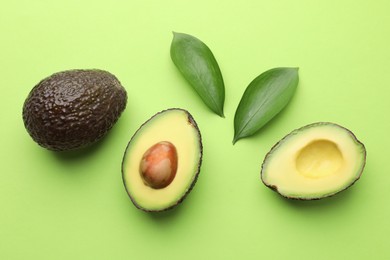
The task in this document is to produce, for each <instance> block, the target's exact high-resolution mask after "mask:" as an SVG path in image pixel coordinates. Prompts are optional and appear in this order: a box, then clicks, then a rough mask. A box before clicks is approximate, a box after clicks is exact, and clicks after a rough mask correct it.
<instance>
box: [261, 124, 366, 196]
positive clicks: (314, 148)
mask: <svg viewBox="0 0 390 260" xmlns="http://www.w3.org/2000/svg"><path fill="white" fill-rule="evenodd" d="M365 162H366V150H365V147H364V145H363V144H362V143H361V142H360V141H359V140H357V138H356V137H355V135H354V134H353V133H352V132H351V131H349V130H348V129H346V128H344V127H342V126H340V125H337V124H334V123H328V122H320V123H314V124H311V125H307V126H305V127H302V128H300V129H297V130H294V131H293V132H291V133H290V134H289V135H287V136H286V137H284V138H283V139H282V140H281V141H279V142H278V143H277V144H276V145H275V146H274V147H273V148H272V149H271V151H270V152H269V153H268V154H267V155H266V157H265V159H264V162H263V165H262V170H261V179H262V181H263V183H264V184H265V185H266V186H268V187H270V188H271V189H273V190H275V191H276V192H278V193H280V194H281V195H282V196H284V197H287V198H292V199H301V200H311V199H321V198H324V197H329V196H332V195H334V194H336V193H338V192H340V191H343V190H345V189H347V188H348V187H350V186H351V185H352V184H353V183H355V182H356V181H357V180H358V179H359V178H360V176H361V174H362V172H363V169H364V166H365Z"/></svg>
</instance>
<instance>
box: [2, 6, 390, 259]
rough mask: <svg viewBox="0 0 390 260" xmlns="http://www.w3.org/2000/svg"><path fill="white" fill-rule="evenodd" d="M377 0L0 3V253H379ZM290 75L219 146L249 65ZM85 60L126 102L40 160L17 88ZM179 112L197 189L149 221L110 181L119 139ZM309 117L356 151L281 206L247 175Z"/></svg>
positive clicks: (381, 25)
mask: <svg viewBox="0 0 390 260" xmlns="http://www.w3.org/2000/svg"><path fill="white" fill-rule="evenodd" d="M389 10H390V2H389V1H387V0H376V1H352V0H350V1H343V0H341V1H340V0H339V1H333V0H331V1H321V2H318V1H309V0H307V1H287V0H285V1H258V0H257V1H255V0H253V1H246V2H245V1H244V2H243V1H235V2H229V1H210V0H198V1H182V0H181V1H179V0H175V1H125V0H122V1H120V0H113V1H91V0H87V1H76V0H70V1H55V0H50V1H49V0H46V1H41V0H38V1H27V0H24V1H21V0H15V1H2V3H1V8H0V35H1V36H0V37H1V38H0V39H1V40H0V69H1V77H0V88H1V94H0V99H1V102H0V106H1V107H0V108H1V109H0V119H1V121H0V122H1V127H0V143H1V150H0V155H1V157H0V158H1V164H0V174H1V179H0V206H1V213H0V224H1V226H0V259H318V260H319V259H324V260H325V259H390V248H389V239H388V235H389V234H390V225H389V219H390V206H389V205H390V204H389V202H388V200H389V198H390V188H389V185H390V174H389V173H390V166H389V158H388V157H389V152H388V151H389V149H388V147H389V146H390V141H389V138H388V134H389V132H390V120H389V115H388V114H389V112H390V104H389V100H390V91H389V89H390V73H389V69H390V15H389ZM172 31H178V32H185V33H189V34H192V35H195V36H197V37H198V38H200V39H202V40H203V41H204V42H205V43H206V44H207V45H208V46H209V47H210V48H211V50H212V51H213V53H214V55H215V57H216V58H217V60H218V62H219V64H220V67H221V70H222V73H223V76H224V79H225V84H226V102H225V116H226V118H225V119H222V118H219V117H218V116H216V115H215V114H213V113H212V112H210V110H208V109H207V108H206V106H205V105H204V104H203V103H202V102H201V101H200V98H198V97H197V96H196V95H195V93H194V91H193V90H192V89H191V88H190V87H189V86H188V84H187V83H186V82H185V81H184V80H183V78H182V77H181V76H180V74H179V73H178V71H177V69H176V68H175V66H174V65H173V63H172V61H171V60H170V56H169V46H170V43H171V40H172ZM279 66H294V67H295V66H297V67H299V68H300V70H299V73H300V83H299V86H298V90H297V92H296V95H295V96H294V98H293V100H292V102H291V103H290V104H289V106H288V107H287V109H286V110H284V111H283V112H282V113H281V114H280V115H279V116H278V117H277V118H276V119H275V120H273V121H272V122H271V123H270V124H269V125H268V126H267V127H266V128H264V129H263V131H261V132H260V133H259V134H258V135H256V136H254V137H252V138H249V139H243V140H241V141H239V142H237V144H236V145H235V146H233V145H232V144H231V141H232V139H233V118H234V112H235V109H236V107H237V104H238V102H239V100H240V98H241V95H242V93H243V92H244V89H245V88H246V86H247V85H248V84H249V83H250V81H251V80H252V79H253V78H255V77H256V76H258V75H259V74H260V73H261V72H263V71H265V70H267V69H270V68H273V67H279ZM72 68H100V69H106V70H108V71H110V72H112V73H114V74H115V75H116V76H117V77H118V78H119V79H120V80H121V82H122V83H123V85H124V86H125V88H126V89H127V92H128V95H129V99H128V106H127V109H126V111H125V112H124V114H123V115H122V117H121V119H120V120H119V122H118V123H117V125H116V126H115V127H114V128H113V129H112V131H111V132H110V134H109V135H108V136H107V137H106V138H105V139H104V140H103V141H102V142H100V143H99V145H97V146H95V147H93V148H92V149H88V150H86V151H84V152H78V153H71V154H56V153H53V152H50V151H46V150H45V149H43V148H41V147H39V146H38V145H37V144H35V143H34V142H33V141H32V139H31V138H30V137H29V135H28V134H27V132H26V131H25V129H24V126H23V121H22V116H21V111H22V105H23V102H24V99H25V98H26V97H27V95H28V93H29V91H30V89H31V88H32V87H33V86H34V85H35V84H36V83H38V82H39V81H40V80H41V79H42V78H44V77H46V76H48V75H50V74H52V73H54V72H57V71H60V70H65V69H72ZM169 107H181V108H185V109H188V110H189V111H190V112H191V113H192V115H193V116H194V117H195V119H196V121H197V122H198V124H199V127H200V129H201V132H202V135H203V145H204V157H203V165H202V171H201V174H200V176H199V180H198V183H197V184H196V185H195V188H194V190H193V191H192V193H191V194H190V195H189V196H188V197H187V199H186V200H185V201H184V203H183V204H182V205H181V206H179V207H178V208H176V210H174V211H171V212H167V213H163V214H157V215H153V214H147V213H143V212H141V211H139V210H137V209H136V208H135V207H134V206H133V205H132V203H131V201H130V200H129V199H128V197H127V194H126V192H125V189H124V188H123V184H122V179H121V170H120V169H121V161H122V156H123V152H124V150H125V147H126V145H127V142H128V140H129V139H130V138H131V136H132V135H133V133H134V132H135V130H136V129H137V128H138V127H139V125H140V124H141V123H143V122H144V121H145V120H146V119H148V118H149V117H150V116H151V115H153V114H154V113H156V112H158V111H160V110H163V109H166V108H169ZM316 121H332V122H335V123H338V124H341V125H343V126H345V127H347V128H349V129H351V130H352V131H353V132H354V133H355V134H356V135H357V137H358V138H359V139H360V140H361V141H362V142H363V143H364V144H365V145H366V147H367V152H368V160H367V165H366V169H365V171H364V173H363V176H362V178H361V179H360V180H359V181H358V182H357V183H356V184H355V185H354V186H353V187H352V188H350V189H349V190H347V191H345V192H343V193H342V194H339V195H338V196H335V197H333V198H330V199H326V200H322V201H313V202H299V201H298V202H297V201H287V200H285V199H283V198H281V197H280V196H278V195H277V194H276V193H274V192H272V191H271V190H269V189H267V188H266V187H265V186H264V185H263V184H262V183H261V181H260V178H259V172H260V166H261V163H262V160H263V158H264V156H265V154H266V153H267V151H268V150H269V149H270V148H271V147H272V145H273V144H274V143H275V142H276V141H278V140H279V139H280V138H282V137H283V136H284V135H285V134H287V133H288V132H290V131H291V130H293V129H295V128H298V127H301V126H303V125H305V124H309V123H313V122H316Z"/></svg>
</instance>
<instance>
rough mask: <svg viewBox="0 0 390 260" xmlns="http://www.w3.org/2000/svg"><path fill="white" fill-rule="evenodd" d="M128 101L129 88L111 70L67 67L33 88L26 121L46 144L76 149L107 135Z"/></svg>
mask: <svg viewBox="0 0 390 260" xmlns="http://www.w3.org/2000/svg"><path fill="white" fill-rule="evenodd" d="M126 103H127V93H126V90H125V89H124V87H123V86H122V85H121V83H120V82H119V80H118V79H117V78H116V77H115V76H114V75H113V74H111V73H109V72H108V71H104V70H98V69H87V70H78V69H76V70H66V71H61V72H57V73H54V74H52V75H51V76H49V77H47V78H45V79H43V80H42V81H40V82H39V83H38V84H37V85H36V86H35V87H34V88H33V89H32V90H31V91H30V93H29V95H28V97H27V98H26V100H25V102H24V105H23V121H24V125H25V127H26V130H27V132H28V133H29V134H30V136H31V137H32V139H33V140H34V141H35V142H37V143H38V144H39V145H41V146H42V147H45V148H47V149H49V150H54V151H66V150H74V149H79V148H82V147H85V146H87V145H90V144H93V143H95V142H97V141H98V140H100V139H101V138H102V137H103V136H105V135H106V134H107V132H108V131H109V130H110V129H111V128H112V127H113V125H114V124H115V123H116V121H117V120H118V118H119V117H120V115H121V113H122V112H123V110H124V109H125V108H126Z"/></svg>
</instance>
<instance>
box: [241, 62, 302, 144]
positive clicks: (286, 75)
mask: <svg viewBox="0 0 390 260" xmlns="http://www.w3.org/2000/svg"><path fill="white" fill-rule="evenodd" d="M298 81H299V77H298V68H274V69H271V70H268V71H266V72H264V73H262V74H261V75H260V76H258V77H257V78H255V79H254V80H253V81H252V82H251V83H250V84H249V86H248V87H247V88H246V90H245V92H244V95H243V96H242V98H241V101H240V103H239V105H238V107H237V110H236V114H235V117H234V139H233V144H234V143H235V142H237V141H238V140H239V139H241V138H244V137H247V136H250V135H253V134H254V133H256V132H257V131H258V130H260V128H262V127H263V126H264V125H265V124H266V123H267V122H268V121H270V120H271V119H272V118H273V117H274V116H276V115H277V114H278V113H279V112H280V111H281V110H282V109H283V108H284V107H285V106H286V105H287V103H288V102H289V101H290V99H291V98H292V96H293V95H294V93H295V90H296V88H297V85H298Z"/></svg>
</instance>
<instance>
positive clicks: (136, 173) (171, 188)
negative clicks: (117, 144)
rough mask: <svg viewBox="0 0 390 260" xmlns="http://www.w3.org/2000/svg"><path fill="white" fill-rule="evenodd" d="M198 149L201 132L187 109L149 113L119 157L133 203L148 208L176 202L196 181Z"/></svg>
mask: <svg viewBox="0 0 390 260" xmlns="http://www.w3.org/2000/svg"><path fill="white" fill-rule="evenodd" d="M202 151H203V147H202V138H201V133H200V131H199V128H198V126H197V124H196V122H195V120H194V118H193V117H192V115H191V114H190V113H189V112H188V111H186V110H184V109H180V108H172V109H167V110H163V111H161V112H159V113H157V114H156V115H154V116H152V117H151V118H150V119H149V120H147V121H146V122H145V123H144V124H143V125H142V126H141V127H140V128H139V129H138V130H137V131H136V133H135V134H134V135H133V137H132V138H131V140H130V142H129V143H128V145H127V148H126V151H125V154H124V157H123V161H122V177H123V183H124V186H125V189H126V191H127V193H128V195H129V197H130V199H131V201H132V202H133V204H134V205H135V206H136V207H137V208H139V209H141V210H143V211H148V212H158V211H165V210H168V209H172V208H174V207H175V206H177V205H178V204H180V203H181V202H182V201H183V200H184V199H185V197H186V196H187V195H188V193H189V192H190V191H191V190H192V188H193V187H194V185H195V183H196V181H197V178H198V175H199V172H200V167H201V164H202ZM154 166H155V167H154ZM153 167H154V168H153ZM151 179H152V180H151ZM153 180H154V182H153Z"/></svg>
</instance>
